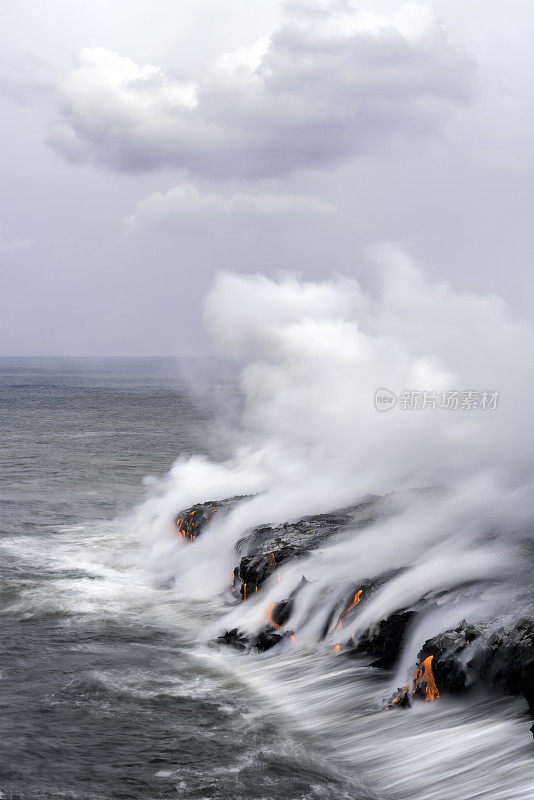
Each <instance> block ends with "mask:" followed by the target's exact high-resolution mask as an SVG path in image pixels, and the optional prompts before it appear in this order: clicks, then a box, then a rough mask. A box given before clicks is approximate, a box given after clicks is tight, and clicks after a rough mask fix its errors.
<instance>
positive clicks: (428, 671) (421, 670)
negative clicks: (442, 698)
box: [412, 656, 439, 703]
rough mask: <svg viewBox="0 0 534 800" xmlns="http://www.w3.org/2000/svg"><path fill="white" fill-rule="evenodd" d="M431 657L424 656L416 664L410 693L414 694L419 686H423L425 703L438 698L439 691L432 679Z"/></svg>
mask: <svg viewBox="0 0 534 800" xmlns="http://www.w3.org/2000/svg"><path fill="white" fill-rule="evenodd" d="M433 658H434V656H428V658H425V660H424V661H422V662H421V663H420V664H419V665H418V667H417V669H416V671H415V675H414V676H413V683H412V694H414V693H415V691H416V690H417V689H418V688H419V687H424V689H425V703H429V702H432V700H439V691H438V687H437V686H436V681H435V680H434V673H433V672H432V660H433Z"/></svg>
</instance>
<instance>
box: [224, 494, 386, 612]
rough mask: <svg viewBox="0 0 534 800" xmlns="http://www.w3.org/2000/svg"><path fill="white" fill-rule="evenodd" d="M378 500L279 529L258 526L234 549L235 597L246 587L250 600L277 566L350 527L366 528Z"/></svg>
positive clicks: (374, 498)
mask: <svg viewBox="0 0 534 800" xmlns="http://www.w3.org/2000/svg"><path fill="white" fill-rule="evenodd" d="M380 499H381V498H378V497H372V498H370V499H369V500H367V501H365V502H364V503H360V504H359V505H357V506H352V507H351V508H348V509H345V510H343V511H338V512H334V513H330V514H316V515H314V516H310V517H303V518H302V519H300V520H298V521H297V522H287V523H283V524H281V525H261V526H258V527H257V528H254V529H253V530H252V531H249V532H248V533H247V535H246V536H244V537H243V538H242V539H240V540H239V542H238V543H237V546H236V551H237V554H238V555H239V556H240V557H241V558H240V561H239V564H238V565H237V566H236V568H235V570H234V578H237V579H238V580H239V582H240V586H239V590H238V594H240V595H241V597H243V595H244V588H243V586H244V584H246V585H247V596H249V595H250V594H251V592H252V591H254V590H255V588H256V586H257V587H260V586H261V585H262V584H263V582H264V581H265V580H266V579H267V578H268V577H269V576H270V575H272V574H273V572H274V571H275V570H276V569H277V568H278V567H279V566H281V565H282V564H284V563H285V562H287V561H290V560H293V559H295V558H298V557H300V556H303V555H305V554H306V553H309V552H311V551H312V550H314V549H316V548H317V547H319V545H320V544H322V543H323V542H325V541H326V540H327V539H329V538H330V537H332V536H335V535H336V534H339V533H340V532H341V531H343V530H344V529H346V528H348V527H349V526H351V527H355V528H361V527H364V526H365V525H368V524H369V523H370V522H372V521H373V520H374V519H376V517H377V515H378V507H379V502H380Z"/></svg>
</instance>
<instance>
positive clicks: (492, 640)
mask: <svg viewBox="0 0 534 800" xmlns="http://www.w3.org/2000/svg"><path fill="white" fill-rule="evenodd" d="M533 661H534V620H532V619H521V620H519V622H517V623H516V624H515V625H514V627H513V628H508V629H501V630H499V631H496V632H495V633H493V634H492V635H491V636H490V637H489V639H488V640H487V642H486V643H485V646H484V647H483V648H481V649H480V651H479V652H477V653H476V654H475V655H474V657H473V658H472V659H471V661H470V662H469V665H468V666H469V669H470V670H472V672H473V673H474V674H475V675H476V676H477V677H478V679H479V680H480V681H482V682H483V683H485V684H488V685H489V686H491V687H492V688H494V689H498V690H499V691H501V692H503V693H504V694H512V695H516V694H524V696H525V698H526V700H527V702H528V704H529V706H530V708H531V709H532V708H533V705H534V685H533V684H534V667H533V663H532V662H533Z"/></svg>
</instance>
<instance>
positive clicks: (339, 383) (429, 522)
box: [136, 252, 534, 797]
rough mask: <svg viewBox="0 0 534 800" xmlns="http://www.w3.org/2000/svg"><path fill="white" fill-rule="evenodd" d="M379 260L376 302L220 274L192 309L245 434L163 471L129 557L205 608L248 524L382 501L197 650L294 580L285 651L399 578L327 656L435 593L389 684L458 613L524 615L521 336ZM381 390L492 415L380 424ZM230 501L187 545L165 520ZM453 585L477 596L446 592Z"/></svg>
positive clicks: (526, 490) (526, 434)
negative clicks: (492, 405)
mask: <svg viewBox="0 0 534 800" xmlns="http://www.w3.org/2000/svg"><path fill="white" fill-rule="evenodd" d="M381 258H382V260H383V261H384V262H385V263H386V269H385V271H384V279H383V283H382V287H381V290H380V292H379V293H378V294H377V295H376V296H370V295H366V294H365V293H364V292H362V290H361V289H360V287H359V286H358V285H357V284H356V283H355V282H354V281H350V280H347V279H344V278H339V279H336V280H334V281H329V282H324V283H303V282H301V281H299V280H297V279H296V278H294V277H291V276H287V277H283V278H282V279H280V280H279V281H277V282H275V281H272V280H269V279H267V278H265V277H262V276H250V275H249V276H238V275H231V274H226V275H221V276H220V277H219V278H218V279H217V281H216V283H215V286H214V287H213V289H212V291H211V293H210V295H209V296H208V298H207V301H206V320H207V324H208V326H209V328H210V330H211V332H212V334H213V336H214V340H215V342H216V343H217V345H218V346H219V347H221V348H222V349H223V350H224V352H225V353H227V354H230V355H234V356H236V357H237V358H239V359H244V360H245V363H246V366H245V367H244V369H243V373H242V381H241V388H242V392H243V394H244V399H245V410H244V416H243V421H242V423H243V424H242V428H241V430H239V431H238V432H236V445H235V451H234V455H233V457H232V458H231V459H229V460H228V461H227V462H225V463H218V464H216V463H212V462H209V461H207V460H205V459H202V458H199V457H196V458H191V459H189V460H182V461H178V462H177V463H176V464H175V465H174V467H173V469H172V470H171V472H170V474H169V476H168V477H167V479H166V480H165V481H164V482H163V483H162V484H161V485H160V486H159V487H158V490H157V492H155V494H154V496H153V497H152V498H151V499H150V500H149V501H148V502H147V503H146V504H145V505H144V506H143V507H142V508H141V509H140V510H139V511H138V513H137V517H136V524H137V525H140V526H141V528H142V530H143V532H144V551H143V552H144V557H147V558H148V559H149V560H150V561H151V563H152V564H153V566H154V568H155V569H156V570H158V572H159V574H160V575H161V576H162V579H163V580H168V581H175V585H176V591H177V592H178V593H179V594H180V595H183V596H185V597H187V598H189V599H192V600H194V601H206V600H214V599H215V598H217V596H219V595H221V594H222V593H224V592H228V588H229V585H230V584H231V575H232V569H233V566H234V565H235V561H236V557H235V554H234V546H235V543H236V542H237V540H238V539H239V538H241V537H242V536H243V535H244V534H245V532H246V531H247V529H249V528H250V527H252V526H255V525H258V524H262V523H267V522H269V523H278V522H285V521H290V520H293V519H298V518H299V517H301V516H304V515H308V514H315V513H321V512H327V511H333V510H336V509H339V508H342V507H344V506H348V505H350V504H353V503H357V502H358V501H361V500H362V499H364V498H365V497H366V496H367V495H368V494H369V493H375V494H380V495H383V496H385V498H386V499H385V500H384V503H383V509H382V511H383V513H382V514H381V515H380V517H379V519H377V520H376V521H375V522H374V523H373V524H372V525H369V526H367V527H365V528H363V529H362V530H359V531H353V532H350V531H349V532H347V534H345V535H343V536H340V537H337V538H336V540H335V541H334V542H333V543H330V544H328V545H324V546H323V547H322V548H321V549H320V550H319V551H317V552H314V553H312V554H311V555H310V556H309V557H307V558H306V559H304V560H303V559H301V560H299V561H298V563H289V564H288V565H286V566H283V567H282V568H281V569H280V570H279V577H280V580H279V582H275V581H274V580H271V583H270V584H267V587H266V588H267V591H265V590H263V591H262V593H261V597H260V596H259V595H258V597H257V598H254V597H252V598H251V599H250V600H249V602H248V603H247V604H246V606H243V605H239V606H237V607H234V608H233V609H231V610H230V611H228V613H227V616H226V618H225V619H224V620H223V621H222V622H221V620H220V619H215V620H214V622H213V625H208V626H207V628H206V629H205V630H202V631H199V633H198V635H199V639H201V640H202V639H206V638H209V637H211V636H213V635H214V634H215V633H217V632H218V631H220V629H221V627H225V628H230V627H235V626H239V627H240V628H242V629H243V630H245V631H247V630H248V631H252V630H255V629H259V628H261V627H262V626H263V625H264V624H265V610H266V608H268V605H269V604H271V603H273V602H275V601H276V600H279V599H281V598H283V597H287V596H288V594H289V593H290V592H291V591H292V590H293V589H294V588H295V586H296V584H297V583H298V581H299V580H300V577H301V575H302V574H305V575H306V577H307V578H308V580H309V581H310V583H309V584H308V585H307V586H306V587H305V588H304V590H303V591H302V592H300V593H299V595H298V598H297V602H296V607H295V612H294V616H293V618H292V621H291V625H292V627H293V628H294V630H295V631H298V636H297V638H296V640H295V642H293V643H291V644H289V645H288V647H289V648H290V650H291V652H295V653H296V652H298V651H299V650H301V651H305V650H306V649H307V648H309V647H312V648H316V647H322V646H323V645H320V644H319V640H320V632H321V630H322V629H323V626H324V624H325V622H326V621H327V617H328V614H329V611H330V609H331V605H330V606H329V605H328V603H325V598H329V599H330V600H333V601H335V600H336V599H339V598H341V597H342V596H343V593H344V592H346V591H347V589H350V587H353V586H354V585H357V584H358V581H359V580H362V579H365V578H370V577H373V576H376V575H378V574H380V573H383V572H385V571H387V570H389V569H396V568H398V567H402V568H404V571H403V572H402V573H401V574H398V575H397V576H396V577H394V578H392V579H391V580H390V581H388V582H387V583H386V584H385V585H384V586H383V587H382V589H380V590H379V591H378V592H377V593H376V595H375V596H374V597H373V599H372V601H371V602H369V603H368V604H367V605H366V606H365V607H364V608H362V610H361V612H360V613H359V614H358V615H356V616H355V617H354V621H353V622H352V623H350V622H349V620H347V623H346V624H344V626H343V630H336V631H335V632H334V633H333V635H332V636H331V639H330V641H329V647H331V646H332V645H333V644H334V643H336V642H339V641H343V640H344V639H346V638H348V637H350V636H353V635H357V634H358V633H361V632H362V631H363V630H365V629H366V628H367V627H369V625H371V624H372V623H373V622H375V621H377V620H380V619H382V618H384V617H385V616H387V615H389V614H391V613H392V612H393V611H395V610H396V609H401V608H404V607H406V606H409V605H410V604H412V603H415V602H417V601H418V600H419V599H420V598H422V597H423V596H425V595H428V594H431V593H433V592H436V593H442V600H441V601H440V603H441V605H440V606H439V608H438V610H437V611H436V610H435V611H433V614H432V615H431V616H430V617H427V618H424V619H423V621H422V622H420V623H418V627H416V628H415V629H413V630H412V631H411V634H410V641H409V644H408V646H407V649H406V652H405V654H404V657H403V659H402V664H401V667H400V668H399V669H400V671H401V672H402V671H404V670H406V669H407V668H408V667H409V666H410V665H411V663H412V661H413V658H414V657H415V654H416V653H417V651H418V649H419V648H420V646H421V644H422V643H423V641H424V640H425V639H426V638H428V636H429V635H432V634H434V633H437V632H438V631H440V630H443V629H444V628H446V627H448V626H451V625H454V624H457V623H458V622H459V621H460V620H461V619H462V618H463V617H464V616H469V618H470V619H471V620H474V619H483V618H487V619H494V618H496V617H498V616H501V617H502V616H503V615H511V616H517V614H519V613H520V612H521V611H522V610H523V609H522V604H525V603H526V600H525V599H524V597H525V591H526V587H528V585H529V581H530V578H529V573H530V557H529V559H528V560H525V558H524V555H525V552H529V548H530V534H529V533H528V531H529V526H530V522H531V520H532V518H533V513H532V512H533V509H532V502H533V501H532V497H534V493H533V491H532V490H533V488H534V487H533V485H532V469H531V453H532V451H533V448H532V444H533V443H532V436H533V427H532V426H531V425H530V424H529V413H530V402H531V397H532V396H533V395H532V389H533V387H532V381H533V378H532V370H531V368H530V365H531V363H532V358H533V356H534V339H533V334H532V331H531V330H530V328H528V327H527V326H526V324H524V323H522V322H518V321H514V320H512V319H510V318H509V315H508V312H507V310H506V308H505V306H504V304H503V303H502V302H501V301H500V300H499V299H498V298H490V297H480V296H476V295H466V294H457V293H455V292H454V291H453V289H452V288H451V287H450V286H448V285H447V284H444V283H439V284H433V283H431V282H429V281H428V280H426V279H425V278H424V277H423V276H422V275H421V274H420V273H419V272H418V271H417V269H416V268H415V266H414V265H413V264H412V263H411V262H410V261H409V260H408V259H407V258H406V257H405V256H404V255H402V254H399V253H395V252H389V253H385V252H383V253H382V254H381ZM379 387H387V388H388V389H389V390H391V391H393V392H394V393H395V394H396V395H397V396H398V395H399V394H400V392H402V391H403V390H416V391H421V392H422V391H436V392H442V391H444V390H480V391H481V390H498V391H499V392H500V398H501V399H500V404H499V406H498V408H497V409H496V410H494V411H489V410H486V411H482V410H461V409H459V410H457V411H447V410H444V409H439V408H438V409H435V410H431V409H426V410H416V411H409V410H401V409H399V408H395V409H393V410H391V411H389V412H387V413H379V412H378V411H377V410H376V409H375V407H374V404H373V398H374V393H375V390H376V389H377V388H379ZM245 494H246V495H254V496H253V497H252V498H251V499H248V500H245V501H242V502H241V503H240V504H239V505H238V506H237V507H236V508H235V509H234V510H233V511H231V512H230V513H229V514H228V515H227V516H221V517H220V518H217V515H216V516H215V517H214V520H213V522H212V523H211V525H210V526H209V529H207V530H206V531H205V532H204V533H203V535H202V536H201V537H200V538H199V539H198V540H197V541H195V543H194V545H187V544H185V545H184V544H183V543H182V542H181V541H177V537H176V535H175V533H174V531H173V522H172V521H173V517H174V515H175V514H176V513H177V512H178V511H180V510H182V509H184V508H187V507H188V506H189V505H191V504H192V503H194V502H200V501H205V500H209V499H222V498H225V497H231V496H235V495H245ZM512 576H513V582H512V581H511V580H510V578H511V577H512ZM462 584H470V585H471V586H472V587H473V586H475V587H476V588H475V589H474V590H472V591H471V594H470V593H469V591H468V592H464V594H463V595H462V596H460V594H459V593H458V592H457V591H455V590H456V589H457V587H459V586H461V585H462ZM243 669H245V667H243ZM279 677H280V676H278V678H279ZM395 677H396V678H397V677H398V679H399V680H400V681H401V682H403V676H402V675H401V674H399V675H398V676H395ZM397 685H399V684H397ZM286 689H287V691H289V689H288V688H287V687H286ZM288 702H289V701H288ZM359 735H360V734H358V736H359ZM345 746H346V747H348V745H347V744H346V743H345ZM349 749H350V748H349ZM390 749H391V750H392V751H393V749H394V748H390ZM403 780H404V778H403ZM425 786H426V788H425V791H426V792H427V794H426V795H425V796H426V797H429V796H430V795H429V794H428V785H426V784H425ZM517 791H519V789H517ZM521 791H523V790H522V789H521ZM414 796H415V795H414ZM417 796H419V795H417ZM435 796H436V797H448V796H449V795H447V794H439V792H438V793H437V794H435ZM481 796H487V797H493V796H495V797H497V796H499V797H501V796H502V797H504V796H505V795H504V794H501V795H497V794H494V795H492V794H491V793H490V794H484V795H481ZM517 796H518V797H519V796H521V797H522V796H523V794H518V795H517ZM525 796H526V795H525Z"/></svg>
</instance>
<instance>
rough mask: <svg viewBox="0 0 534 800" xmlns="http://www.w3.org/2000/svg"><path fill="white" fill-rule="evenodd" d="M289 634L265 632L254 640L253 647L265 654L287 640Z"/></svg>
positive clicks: (269, 630) (270, 630)
mask: <svg viewBox="0 0 534 800" xmlns="http://www.w3.org/2000/svg"><path fill="white" fill-rule="evenodd" d="M287 636H288V634H282V633H275V632H274V631H273V630H272V629H268V630H264V631H261V632H260V633H258V635H257V636H256V637H255V638H254V639H253V640H252V646H253V647H254V648H255V649H256V650H257V651H258V652H259V653H265V651H266V650H270V649H271V648H272V647H275V646H276V645H277V644H280V642H281V641H282V640H283V639H285V638H286V637H287Z"/></svg>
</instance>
